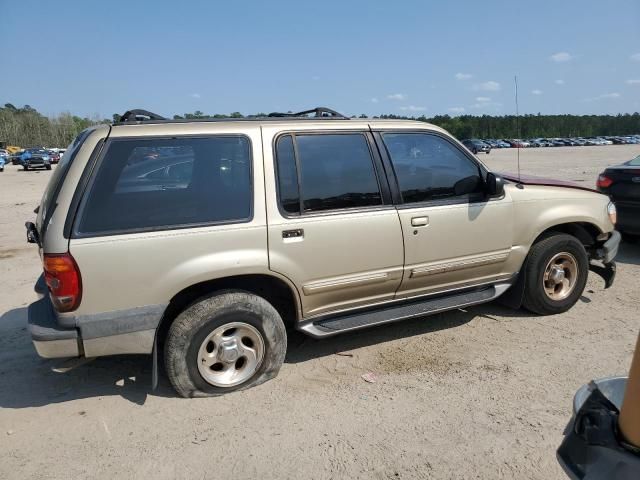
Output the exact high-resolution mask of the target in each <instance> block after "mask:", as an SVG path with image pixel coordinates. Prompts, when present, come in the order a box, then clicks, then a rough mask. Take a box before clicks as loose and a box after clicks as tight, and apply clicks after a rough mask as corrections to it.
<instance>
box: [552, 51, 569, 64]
mask: <svg viewBox="0 0 640 480" xmlns="http://www.w3.org/2000/svg"><path fill="white" fill-rule="evenodd" d="M549 59H550V60H553V61H554V62H556V63H563V62H568V61H569V60H572V59H573V57H572V56H571V55H569V54H568V53H567V52H558V53H554V54H553V55H551V56H550V57H549Z"/></svg>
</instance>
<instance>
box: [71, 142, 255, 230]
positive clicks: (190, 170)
mask: <svg viewBox="0 0 640 480" xmlns="http://www.w3.org/2000/svg"><path fill="white" fill-rule="evenodd" d="M252 200H253V198H252V188H251V153H250V142H249V139H248V138H246V137H244V136H240V135H237V136H210V137H198V138H193V137H185V138H160V139H159V138H149V139H146V138H135V139H114V140H111V141H109V142H108V144H107V146H106V149H105V152H104V154H103V156H102V159H101V160H100V161H99V165H98V168H97V170H96V173H95V176H94V178H93V179H92V181H91V182H90V186H89V190H88V194H87V195H86V197H85V199H84V204H83V205H81V207H80V221H79V223H78V226H77V228H76V234H77V235H79V236H95V235H102V234H116V233H127V232H136V231H148V230H164V229H172V228H179V227H188V226H197V225H207V224H217V223H235V222H243V221H249V220H250V219H251V215H252Z"/></svg>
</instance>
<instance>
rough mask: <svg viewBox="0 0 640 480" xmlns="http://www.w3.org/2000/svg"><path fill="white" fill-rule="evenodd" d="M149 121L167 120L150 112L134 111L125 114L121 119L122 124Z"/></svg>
mask: <svg viewBox="0 0 640 480" xmlns="http://www.w3.org/2000/svg"><path fill="white" fill-rule="evenodd" d="M147 120H166V118H164V117H163V116H162V115H158V114H157V113H153V112H149V111H148V110H141V109H139V108H138V109H134V110H127V111H126V112H124V115H122V116H121V117H120V122H122V123H127V122H144V121H147Z"/></svg>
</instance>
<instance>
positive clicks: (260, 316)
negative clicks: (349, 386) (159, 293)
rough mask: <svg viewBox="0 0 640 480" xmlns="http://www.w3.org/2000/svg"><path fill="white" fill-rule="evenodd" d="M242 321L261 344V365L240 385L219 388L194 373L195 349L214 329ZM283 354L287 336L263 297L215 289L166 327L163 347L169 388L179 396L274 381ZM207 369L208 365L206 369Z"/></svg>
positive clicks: (205, 394)
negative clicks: (257, 337)
mask: <svg viewBox="0 0 640 480" xmlns="http://www.w3.org/2000/svg"><path fill="white" fill-rule="evenodd" d="M230 322H242V323H246V324H249V325H250V326H252V327H253V328H255V329H256V330H257V331H258V332H259V333H260V335H261V336H262V340H263V343H264V355H263V359H262V363H261V364H260V365H259V367H258V368H257V370H256V371H255V373H254V374H253V375H252V376H251V377H250V378H248V379H247V380H245V381H244V382H243V383H240V384H239V385H235V386H229V387H220V386H215V385H212V384H211V383H209V382H207V381H206V380H205V379H204V377H203V376H202V375H201V374H200V372H199V369H198V351H199V349H200V346H201V345H202V343H203V342H204V340H205V339H206V338H207V336H209V334H210V333H211V332H213V331H214V330H215V329H216V328H218V327H221V326H222V325H225V324H227V323H230ZM286 351H287V332H286V329H285V326H284V323H283V321H282V318H281V317H280V314H279V313H278V312H277V310H276V309H275V308H274V307H273V306H272V305H271V304H270V303H269V302H267V301H266V300H265V299H264V298H262V297H259V296H257V295H253V294H251V293H248V292H244V291H231V290H227V291H221V292H218V293H216V294H215V295H212V296H210V297H205V298H202V299H200V300H199V301H197V302H196V303H194V304H192V305H191V306H189V307H188V308H186V309H185V310H184V311H183V312H182V313H180V315H178V316H177V317H176V319H175V320H174V321H173V323H172V324H171V327H170V328H169V332H168V333H167V338H166V342H165V347H164V359H165V367H166V370H167V376H168V377H169V381H170V382H171V385H173V388H174V389H175V390H176V392H178V394H179V395H181V396H182V397H185V398H191V397H210V396H217V395H222V394H225V393H229V392H233V391H236V390H242V389H245V388H250V387H254V386H256V385H260V384H261V383H264V382H266V381H267V380H270V379H272V378H274V377H275V376H276V375H277V374H278V371H279V370H280V367H281V366H282V363H283V362H284V357H285V354H286ZM212 368H213V367H212Z"/></svg>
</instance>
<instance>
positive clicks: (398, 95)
mask: <svg viewBox="0 0 640 480" xmlns="http://www.w3.org/2000/svg"><path fill="white" fill-rule="evenodd" d="M387 98H388V99H389V100H406V99H407V95H405V94H404V93H392V94H390V95H387Z"/></svg>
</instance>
